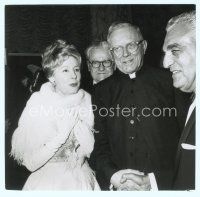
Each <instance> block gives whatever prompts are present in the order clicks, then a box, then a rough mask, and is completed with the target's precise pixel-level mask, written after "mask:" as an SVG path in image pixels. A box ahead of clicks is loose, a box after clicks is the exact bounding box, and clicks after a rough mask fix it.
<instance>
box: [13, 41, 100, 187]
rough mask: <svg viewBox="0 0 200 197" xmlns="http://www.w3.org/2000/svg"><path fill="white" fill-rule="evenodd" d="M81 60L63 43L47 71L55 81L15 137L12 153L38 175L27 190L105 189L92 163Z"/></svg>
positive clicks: (47, 60)
mask: <svg viewBox="0 0 200 197" xmlns="http://www.w3.org/2000/svg"><path fill="white" fill-rule="evenodd" d="M80 65H81V56H80V54H79V53H78V51H77V50H76V48H75V47H74V46H73V45H67V44H66V43H65V42H64V41H62V40H57V41H56V42H54V43H53V44H52V45H50V46H49V47H47V48H46V50H45V52H44V54H43V58H42V67H43V70H44V72H45V74H46V76H47V78H48V80H49V82H47V83H45V84H43V85H42V87H41V89H40V91H39V92H35V93H34V94H33V95H32V96H31V98H30V99H29V100H28V102H27V104H26V107H25V109H24V111H23V113H22V115H21V117H20V120H19V124H18V128H17V129H16V130H15V132H14V134H13V137H12V150H11V154H12V156H13V157H14V159H16V160H17V161H18V163H19V164H22V165H24V166H26V168H27V169H28V170H30V171H31V172H32V174H31V175H30V176H29V178H28V179H27V181H26V183H25V185H24V187H23V189H24V190H99V186H98V183H97V182H96V179H95V176H94V173H93V171H92V170H91V168H90V167H89V165H88V162H87V158H88V157H89V156H90V153H91V151H92V150H93V145H94V137H93V133H92V131H93V130H92V127H93V123H94V116H93V112H92V106H91V97H90V95H89V94H88V93H87V92H85V91H84V90H82V89H79V86H80V79H81V74H80Z"/></svg>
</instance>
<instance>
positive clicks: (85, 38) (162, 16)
mask: <svg viewBox="0 0 200 197" xmlns="http://www.w3.org/2000/svg"><path fill="white" fill-rule="evenodd" d="M192 9H195V5H180V4H179V5H175V4H173V5H158V4H156V5H147V4H145V5H48V6H47V5H22V6H20V5H17V6H14V5H9V6H5V48H6V65H5V79H6V87H5V89H6V92H5V101H6V103H5V105H6V106H5V107H6V111H5V113H6V114H5V116H6V120H9V122H10V124H9V126H8V127H6V135H5V141H6V143H5V145H6V154H5V158H6V189H21V188H22V186H23V184H24V182H25V180H26V178H27V176H28V174H29V172H28V171H27V170H26V169H25V168H24V167H20V166H18V165H17V164H16V163H15V162H14V161H13V159H12V158H10V157H9V156H8V153H9V152H10V139H11V136H12V133H13V131H14V129H15V128H16V126H17V121H18V119H19V116H20V114H21V112H22V110H23V107H24V105H25V103H26V101H27V99H28V98H29V96H30V95H29V93H27V91H26V89H24V88H23V87H22V85H21V83H20V81H21V79H22V78H23V76H24V75H25V74H26V72H27V71H26V66H27V65H28V64H35V65H38V66H41V63H40V62H41V57H40V54H41V52H42V51H43V49H44V48H45V47H46V46H47V45H49V44H50V43H51V42H52V41H54V40H55V39H58V38H60V39H64V40H66V41H67V42H69V43H72V44H74V45H75V46H76V47H77V49H78V50H79V52H80V53H81V55H82V58H83V63H82V88H84V89H86V90H87V89H88V87H89V86H90V83H91V78H90V75H89V73H88V71H87V66H86V63H85V55H84V50H85V49H86V48H87V47H88V45H89V44H90V43H91V42H92V41H94V40H105V39H106V35H107V30H108V27H109V26H110V25H111V23H112V22H114V21H126V22H130V23H133V24H136V25H138V26H139V27H140V28H141V31H142V34H143V36H144V38H145V39H146V40H147V41H148V49H147V53H146V57H145V61H146V62H147V63H148V65H150V66H161V62H162V61H161V60H162V44H163V40H164V37H165V27H166V24H167V21H168V20H169V19H170V18H171V17H173V16H175V15H178V14H180V13H182V12H184V11H189V10H192Z"/></svg>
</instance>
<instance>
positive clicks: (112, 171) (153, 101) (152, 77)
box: [92, 23, 180, 190]
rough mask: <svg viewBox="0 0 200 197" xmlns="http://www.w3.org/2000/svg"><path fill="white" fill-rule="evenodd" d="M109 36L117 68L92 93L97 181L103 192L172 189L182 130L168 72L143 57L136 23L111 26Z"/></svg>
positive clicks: (142, 42) (143, 41) (144, 41)
mask: <svg viewBox="0 0 200 197" xmlns="http://www.w3.org/2000/svg"><path fill="white" fill-rule="evenodd" d="M107 40H108V42H109V44H110V50H111V52H112V55H113V58H114V61H115V64H116V67H117V70H116V71H115V72H114V74H113V75H112V76H110V77H108V78H107V79H105V80H104V81H102V82H100V83H98V84H97V85H96V88H95V91H94V95H93V102H94V104H95V105H94V113H95V130H96V132H95V147H94V151H93V154H92V159H93V160H94V161H95V165H94V169H95V171H96V173H97V179H98V181H99V184H100V186H101V188H102V189H103V190H108V189H109V187H110V188H113V189H114V190H150V189H157V186H158V189H171V184H172V178H173V169H174V159H175V153H176V150H177V144H178V139H179V137H180V129H179V125H178V123H177V117H176V115H177V114H178V112H177V111H176V108H175V100H174V88H173V85H172V79H171V75H170V72H168V71H167V70H165V69H163V68H162V69H161V68H153V67H149V66H148V63H147V62H145V61H144V55H145V52H146V49H147V41H146V40H144V38H143V36H142V34H141V32H140V29H139V28H138V27H137V26H133V25H131V24H129V23H118V24H113V25H111V27H110V28H109V31H108V37H107ZM166 109H168V110H166ZM176 112H177V113H176ZM156 183H157V184H156Z"/></svg>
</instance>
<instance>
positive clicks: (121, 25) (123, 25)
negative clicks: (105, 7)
mask: <svg viewBox="0 0 200 197" xmlns="http://www.w3.org/2000/svg"><path fill="white" fill-rule="evenodd" d="M121 28H131V29H134V30H136V31H137V32H138V34H139V35H141V37H142V39H143V36H142V33H141V31H140V28H139V27H138V26H136V25H132V24H131V23H125V22H114V23H112V24H111V26H110V27H109V29H108V35H107V41H108V43H110V35H111V34H112V33H113V32H114V31H115V30H118V29H121Z"/></svg>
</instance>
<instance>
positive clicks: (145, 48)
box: [143, 40, 147, 54]
mask: <svg viewBox="0 0 200 197" xmlns="http://www.w3.org/2000/svg"><path fill="white" fill-rule="evenodd" d="M143 50H144V54H145V52H146V50H147V41H146V40H144V41H143Z"/></svg>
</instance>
